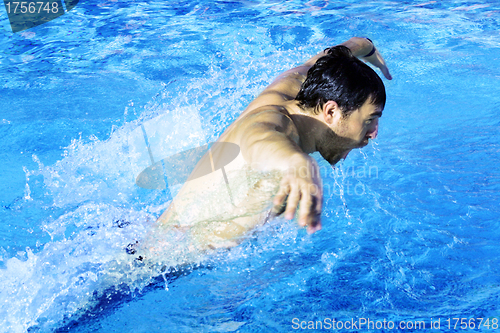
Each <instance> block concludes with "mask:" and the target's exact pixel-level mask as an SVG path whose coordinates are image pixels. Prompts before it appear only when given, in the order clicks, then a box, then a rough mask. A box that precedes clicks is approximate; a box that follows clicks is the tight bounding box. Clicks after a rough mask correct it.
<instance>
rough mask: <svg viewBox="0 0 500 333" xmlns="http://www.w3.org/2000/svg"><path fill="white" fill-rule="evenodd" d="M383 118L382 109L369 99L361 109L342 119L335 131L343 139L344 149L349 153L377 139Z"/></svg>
mask: <svg viewBox="0 0 500 333" xmlns="http://www.w3.org/2000/svg"><path fill="white" fill-rule="evenodd" d="M381 116H382V110H381V108H380V107H378V106H375V105H373V104H371V103H370V99H368V100H367V101H366V102H365V103H364V104H363V105H362V106H361V107H360V108H359V109H357V110H354V111H353V112H351V113H350V114H349V115H348V116H347V117H346V118H342V119H340V120H339V122H338V123H337V125H336V126H335V129H334V131H335V133H336V134H337V135H338V136H339V137H340V138H341V141H342V148H343V149H345V150H348V151H349V150H351V149H354V148H362V147H364V146H366V145H367V144H368V141H369V140H370V139H372V140H373V139H375V138H376V137H377V133H378V120H379V118H380V117H381ZM348 151H347V152H348Z"/></svg>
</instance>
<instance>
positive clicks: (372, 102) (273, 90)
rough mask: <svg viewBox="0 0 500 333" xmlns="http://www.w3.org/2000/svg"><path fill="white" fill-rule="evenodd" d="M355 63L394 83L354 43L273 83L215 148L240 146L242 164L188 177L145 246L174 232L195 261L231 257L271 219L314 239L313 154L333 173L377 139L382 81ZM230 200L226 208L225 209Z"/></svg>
mask: <svg viewBox="0 0 500 333" xmlns="http://www.w3.org/2000/svg"><path fill="white" fill-rule="evenodd" d="M358 58H360V59H362V60H364V61H366V62H368V63H371V64H372V65H374V66H375V67H378V68H379V69H380V70H381V72H382V73H383V74H384V76H385V77H386V78H387V79H388V80H391V79H392V77H391V75H390V73H389V70H388V68H387V66H386V64H385V61H384V59H383V58H382V56H381V55H380V53H379V52H378V50H377V49H376V48H375V46H374V44H373V43H372V41H371V40H369V39H367V38H360V37H353V38H351V39H349V40H348V41H346V42H344V43H342V44H340V45H338V46H335V47H331V48H328V49H326V50H324V51H323V52H320V53H319V54H317V55H316V56H314V57H312V58H311V59H309V60H307V61H306V62H305V63H304V64H303V65H301V66H298V67H296V68H293V69H290V70H288V71H286V72H284V73H282V74H281V75H279V76H278V77H277V78H276V79H275V80H274V82H272V83H271V84H270V85H269V86H268V87H267V88H265V89H264V91H262V93H261V94H260V95H259V96H258V97H257V98H255V99H254V100H253V101H252V102H251V103H250V105H248V107H247V108H246V109H245V110H244V111H243V112H242V113H241V115H240V116H239V117H238V118H237V119H236V120H235V121H234V122H233V123H232V124H231V125H230V126H229V127H228V128H227V129H226V130H225V131H224V132H223V134H222V135H221V136H220V138H219V139H218V140H217V142H221V143H224V142H226V143H233V144H236V145H238V146H239V149H240V151H239V157H238V158H236V160H235V161H233V162H232V163H230V164H229V165H227V166H226V167H225V168H222V169H221V170H222V171H221V172H216V171H214V172H212V173H211V174H209V175H206V176H204V177H201V178H199V177H198V178H197V179H194V178H196V177H190V179H188V181H187V182H186V183H185V184H184V185H183V187H182V188H181V189H180V191H179V192H178V194H177V195H176V196H175V198H174V200H173V201H172V203H171V204H170V206H169V207H168V208H167V210H166V211H165V212H164V213H163V214H162V215H161V216H160V218H159V219H158V221H157V226H156V227H155V228H154V230H153V231H152V233H151V234H150V235H149V237H148V240H147V243H148V245H146V246H148V247H150V248H157V249H158V248H159V247H161V246H162V245H161V242H162V238H163V237H162V234H163V233H164V232H166V231H168V232H172V231H173V232H176V233H178V234H179V235H181V237H183V238H188V239H189V242H190V246H191V247H192V248H196V249H197V250H200V251H204V250H207V249H213V248H221V247H226V248H229V247H232V246H236V245H237V244H238V243H239V242H241V240H242V239H243V236H244V235H246V234H248V233H249V232H250V231H251V230H252V229H255V228H256V227H257V226H259V225H262V224H263V223H265V222H266V221H267V220H269V219H270V218H272V217H274V216H277V215H280V214H284V217H285V218H286V219H288V220H292V219H294V217H295V215H296V212H298V214H297V215H298V224H299V225H300V226H301V227H306V228H307V231H308V232H309V233H314V232H316V231H318V230H320V229H321V221H320V216H321V209H322V202H323V195H322V182H321V177H320V175H319V170H318V165H317V163H316V161H315V160H314V159H313V158H312V157H310V156H309V154H311V153H314V152H316V151H317V152H319V153H320V154H321V156H322V157H323V158H324V159H325V160H326V161H328V163H330V165H332V166H334V165H335V164H336V163H337V162H338V161H339V160H341V159H342V158H346V156H347V154H348V153H349V152H350V151H351V150H352V149H355V148H362V147H364V146H366V145H367V144H368V142H369V140H370V139H375V137H376V136H377V132H378V124H379V118H380V117H381V116H382V111H383V109H384V106H385V100H386V95H385V88H384V84H383V82H382V80H381V79H380V77H379V76H378V75H377V74H376V73H375V71H374V70H373V69H372V68H370V67H369V66H368V65H366V64H365V63H364V62H363V61H361V60H359V59H358ZM227 146H228V145H219V146H218V147H219V148H214V149H213V150H212V151H210V153H207V154H206V155H205V156H204V157H203V158H202V160H201V161H200V163H199V164H198V165H202V164H203V163H202V162H203V160H205V161H204V162H205V163H208V162H207V161H208V160H210V162H209V163H211V164H212V167H213V166H214V165H217V163H218V161H220V160H222V159H224V155H225V152H224V147H227ZM226 153H227V152H226ZM204 165H206V164H204ZM196 168H197V167H195V169H194V170H193V173H192V174H196V172H197V169H196ZM216 169H217V168H215V169H214V170H216ZM223 184H226V185H223ZM228 184H230V185H231V186H232V187H230V186H229V185H228ZM234 184H236V185H234ZM242 188H243V190H241V189H242ZM228 195H229V196H230V200H229V201H227V200H226V201H224V200H222V199H221V198H222V196H228ZM219 206H220V207H222V208H220V209H219V208H218V207H219Z"/></svg>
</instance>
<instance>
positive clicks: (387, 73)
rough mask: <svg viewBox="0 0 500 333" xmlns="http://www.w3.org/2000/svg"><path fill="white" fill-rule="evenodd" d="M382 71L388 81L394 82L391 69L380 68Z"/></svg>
mask: <svg viewBox="0 0 500 333" xmlns="http://www.w3.org/2000/svg"><path fill="white" fill-rule="evenodd" d="M380 70H381V71H382V74H384V76H385V78H386V79H387V80H392V75H391V73H389V68H387V66H384V67H382V68H380Z"/></svg>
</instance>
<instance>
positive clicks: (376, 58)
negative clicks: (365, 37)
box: [362, 41, 392, 80]
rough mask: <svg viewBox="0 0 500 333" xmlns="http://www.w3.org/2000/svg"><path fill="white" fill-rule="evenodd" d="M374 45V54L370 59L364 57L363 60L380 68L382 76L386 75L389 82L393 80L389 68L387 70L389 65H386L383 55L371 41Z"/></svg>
mask: <svg viewBox="0 0 500 333" xmlns="http://www.w3.org/2000/svg"><path fill="white" fill-rule="evenodd" d="M369 42H370V43H371V44H372V47H373V50H374V53H373V54H372V55H370V56H369V57H362V59H363V60H364V61H366V62H369V63H370V64H372V65H373V66H375V67H378V68H379V69H380V71H381V72H382V74H384V76H385V78H386V79H387V80H392V76H391V73H389V68H387V65H386V64H385V60H384V58H383V57H382V55H381V54H380V53H379V52H378V50H377V48H376V47H375V45H374V44H373V43H372V42H371V41H369Z"/></svg>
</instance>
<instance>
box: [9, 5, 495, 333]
mask: <svg viewBox="0 0 500 333" xmlns="http://www.w3.org/2000/svg"><path fill="white" fill-rule="evenodd" d="M1 15H2V16H1V22H2V25H1V27H2V34H1V37H0V48H1V50H2V56H1V58H0V61H1V65H0V66H1V67H0V75H1V78H2V84H3V87H2V90H1V94H0V143H1V146H2V149H1V150H0V154H1V156H0V160H1V161H2V162H1V169H0V170H1V176H0V177H1V182H0V184H1V185H0V186H1V191H0V202H1V208H0V209H1V222H2V223H1V225H0V251H1V261H0V280H1V281H2V284H1V287H0V330H1V331H4V332H26V331H29V332H51V331H54V332H114V331H116V332H132V331H133V332H170V331H172V332H173V331H175V332H233V331H238V332H269V331H277V332H291V331H297V330H299V331H300V328H310V326H309V325H311V323H310V322H312V325H313V326H314V328H318V331H321V329H319V328H320V327H318V325H319V324H318V323H317V322H321V325H323V327H322V330H324V331H329V330H331V329H329V328H328V323H330V324H331V323H332V319H335V320H336V323H337V324H338V323H339V322H342V325H347V323H350V324H349V325H352V324H354V323H357V328H356V327H354V328H352V331H388V330H389V327H387V325H388V324H387V323H389V322H393V323H395V325H398V324H399V323H401V322H404V323H405V324H406V327H408V328H411V329H410V330H413V331H419V330H420V331H424V330H423V329H419V327H418V325H419V322H424V323H425V324H426V325H427V326H426V330H425V331H429V328H430V325H431V324H434V329H433V330H432V331H436V332H438V331H446V332H450V331H457V332H458V331H460V332H463V331H464V329H463V326H462V328H460V325H463V321H458V325H457V322H456V321H455V320H454V319H453V318H465V319H466V323H467V324H466V325H467V326H466V327H465V328H466V330H467V329H468V330H469V331H493V329H494V328H495V326H493V325H494V324H495V323H496V324H498V318H499V317H500V313H499V309H498V307H499V296H500V276H499V261H500V260H499V258H500V256H499V254H500V245H499V241H498V240H499V239H500V231H499V228H498V226H499V219H498V215H499V213H500V209H499V201H500V200H499V192H500V171H499V167H498V165H499V162H500V147H499V143H498V140H497V138H498V131H499V129H500V118H499V117H498V115H497V113H498V111H497V109H498V108H499V107H500V94H498V86H499V85H500V70H499V69H498V67H497V63H498V61H499V58H500V53H499V51H500V33H499V31H500V30H499V27H500V20H499V18H500V5H499V4H498V3H497V2H494V1H446V2H436V1H428V2H419V1H405V2H396V1H392V2H391V1H369V2H363V3H357V2H355V1H340V2H333V3H330V2H328V1H310V2H308V3H306V4H303V3H302V2H300V1H287V2H284V3H281V2H278V1H265V2H257V1H232V2H230V1H214V2H213V1H204V0H202V1H176V2H174V1H169V2H168V3H166V2H163V1H147V2H141V1H121V2H118V1H112V0H111V1H88V2H81V3H79V4H78V5H77V6H76V7H75V8H74V9H73V10H72V11H70V12H69V13H67V14H65V15H64V16H62V17H60V18H58V19H56V20H54V21H51V22H49V23H47V24H44V25H41V26H38V27H36V28H33V29H30V30H27V31H25V32H22V33H17V34H13V33H12V32H11V30H10V27H9V23H8V19H7V16H6V14H5V13H4V11H2V14H1ZM355 35H357V36H368V37H370V38H371V39H372V40H374V41H375V43H376V44H377V46H378V47H379V49H380V50H381V52H382V53H383V55H384V56H385V58H386V60H387V62H388V65H389V68H390V69H391V73H392V74H393V77H394V80H393V81H390V82H388V81H384V82H385V84H386V89H387V93H388V103H387V105H386V108H385V111H384V116H383V118H382V119H381V128H380V131H379V137H378V139H377V140H376V141H375V142H373V143H371V144H370V145H369V146H368V147H366V148H364V149H363V150H360V151H358V152H352V153H351V154H350V155H349V157H348V159H347V160H346V161H345V162H343V163H342V164H341V165H339V166H338V167H337V169H336V170H335V171H331V170H330V169H328V168H327V167H326V164H325V163H324V162H323V161H321V158H318V160H319V161H320V166H323V168H322V172H323V179H324V184H325V196H326V197H325V205H324V206H325V208H324V212H323V217H322V219H323V230H322V231H321V232H319V233H316V234H314V235H311V236H309V235H307V234H306V233H305V231H304V230H299V229H297V227H296V226H295V224H294V223H289V222H284V221H282V220H277V221H274V222H273V223H271V224H269V225H267V226H264V227H263V228H261V229H260V230H258V232H256V233H255V234H253V235H252V236H251V237H249V239H247V240H245V241H244V243H243V244H241V245H240V246H239V247H237V248H234V249H232V250H230V251H220V252H216V253H214V254H212V255H210V256H207V257H205V258H198V260H200V262H201V265H200V266H198V267H194V268H189V267H188V268H183V269H181V270H179V271H171V272H168V274H167V271H164V270H162V269H161V268H162V267H160V266H162V265H163V266H164V265H167V264H168V263H169V262H165V263H162V264H159V266H158V267H153V268H150V267H144V266H141V265H140V264H137V263H136V262H135V263H134V262H133V260H131V259H130V258H127V255H126V254H125V253H124V251H123V248H124V247H125V246H126V245H127V244H129V243H130V242H133V241H135V240H137V239H141V237H144V235H145V234H146V232H147V230H148V227H149V225H150V223H151V222H148V221H150V220H151V219H154V218H155V217H156V216H158V215H159V214H160V213H161V212H162V211H163V210H164V209H165V206H166V202H167V200H168V199H169V195H168V193H167V192H166V191H161V190H156V191H155V190H146V189H141V188H138V187H137V186H135V184H134V172H136V169H137V164H135V163H133V162H132V161H133V158H132V157H131V156H135V155H134V154H133V153H134V152H135V150H134V145H133V144H132V143H131V142H132V141H131V137H133V133H137V129H138V128H140V126H141V125H144V124H147V123H148V122H150V121H153V122H154V119H157V118H158V117H161V116H163V115H168V117H171V120H170V118H169V119H168V120H166V121H171V122H172V123H174V122H175V121H178V120H179V119H180V118H181V117H183V116H184V117H185V116H189V117H192V114H193V112H194V113H195V114H196V117H195V118H196V119H197V122H198V121H199V126H198V127H199V128H198V130H199V131H201V132H203V134H204V136H205V137H204V138H203V140H204V141H205V142H210V141H212V140H214V139H215V138H217V136H218V135H219V134H220V133H221V132H222V131H223V130H224V128H225V127H226V126H227V125H228V124H229V123H230V122H231V121H232V120H233V119H235V118H236V117H237V115H238V113H239V112H240V111H241V110H242V109H243V108H244V107H245V106H246V104H247V103H249V101H251V100H252V98H253V97H255V96H256V95H257V94H258V93H259V91H260V90H262V89H263V88H264V87H265V86H266V84H268V83H269V82H270V81H271V80H272V79H273V78H274V77H275V76H276V75H277V74H279V73H280V72H282V71H283V70H286V69H288V68H290V67H292V66H296V65H298V64H300V63H301V62H302V61H303V60H305V59H306V58H307V57H309V56H311V55H312V54H315V53H316V52H318V51H319V50H322V49H323V48H325V47H328V46H331V45H332V44H336V43H339V42H342V41H344V40H346V39H348V38H349V37H351V36H355ZM190 134H191V133H189V132H182V131H181V132H180V133H178V135H177V136H176V137H173V138H172V139H171V140H172V146H176V147H183V146H184V147H194V146H196V145H198V144H199V141H198V140H200V139H199V138H196V137H193V136H190ZM172 190H173V191H175V188H173V189H172ZM129 257H130V256H129ZM176 259H179V258H176ZM160 273H164V274H163V275H161V274H160ZM475 318H476V319H475ZM477 318H484V319H483V322H482V325H483V326H482V327H481V328H480V329H478V327H477V326H478V324H479V319H477ZM363 319H364V320H365V322H364V323H365V326H363V327H359V326H360V324H361V322H360V321H361V320H363ZM471 319H474V321H470V320H471ZM367 320H370V321H371V322H372V325H373V327H368V322H367ZM384 320H385V321H386V323H385V324H384ZM486 320H488V322H487V323H488V325H489V326H485V324H486ZM438 321H439V324H440V328H439V329H438V328H437V326H436V325H437V323H438ZM470 323H474V324H475V325H476V326H475V327H472V326H471V324H470ZM382 324H384V325H386V328H385V329H384V328H383V327H380V325H382ZM338 325H340V324H338ZM410 325H411V326H410ZM449 325H450V326H451V327H448V326H449ZM336 327H338V326H336ZM379 328H380V329H379ZM343 329H345V327H344V326H343ZM392 331H405V330H403V329H398V327H395V328H394V329H393V330H392ZM407 331H408V330H407Z"/></svg>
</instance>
